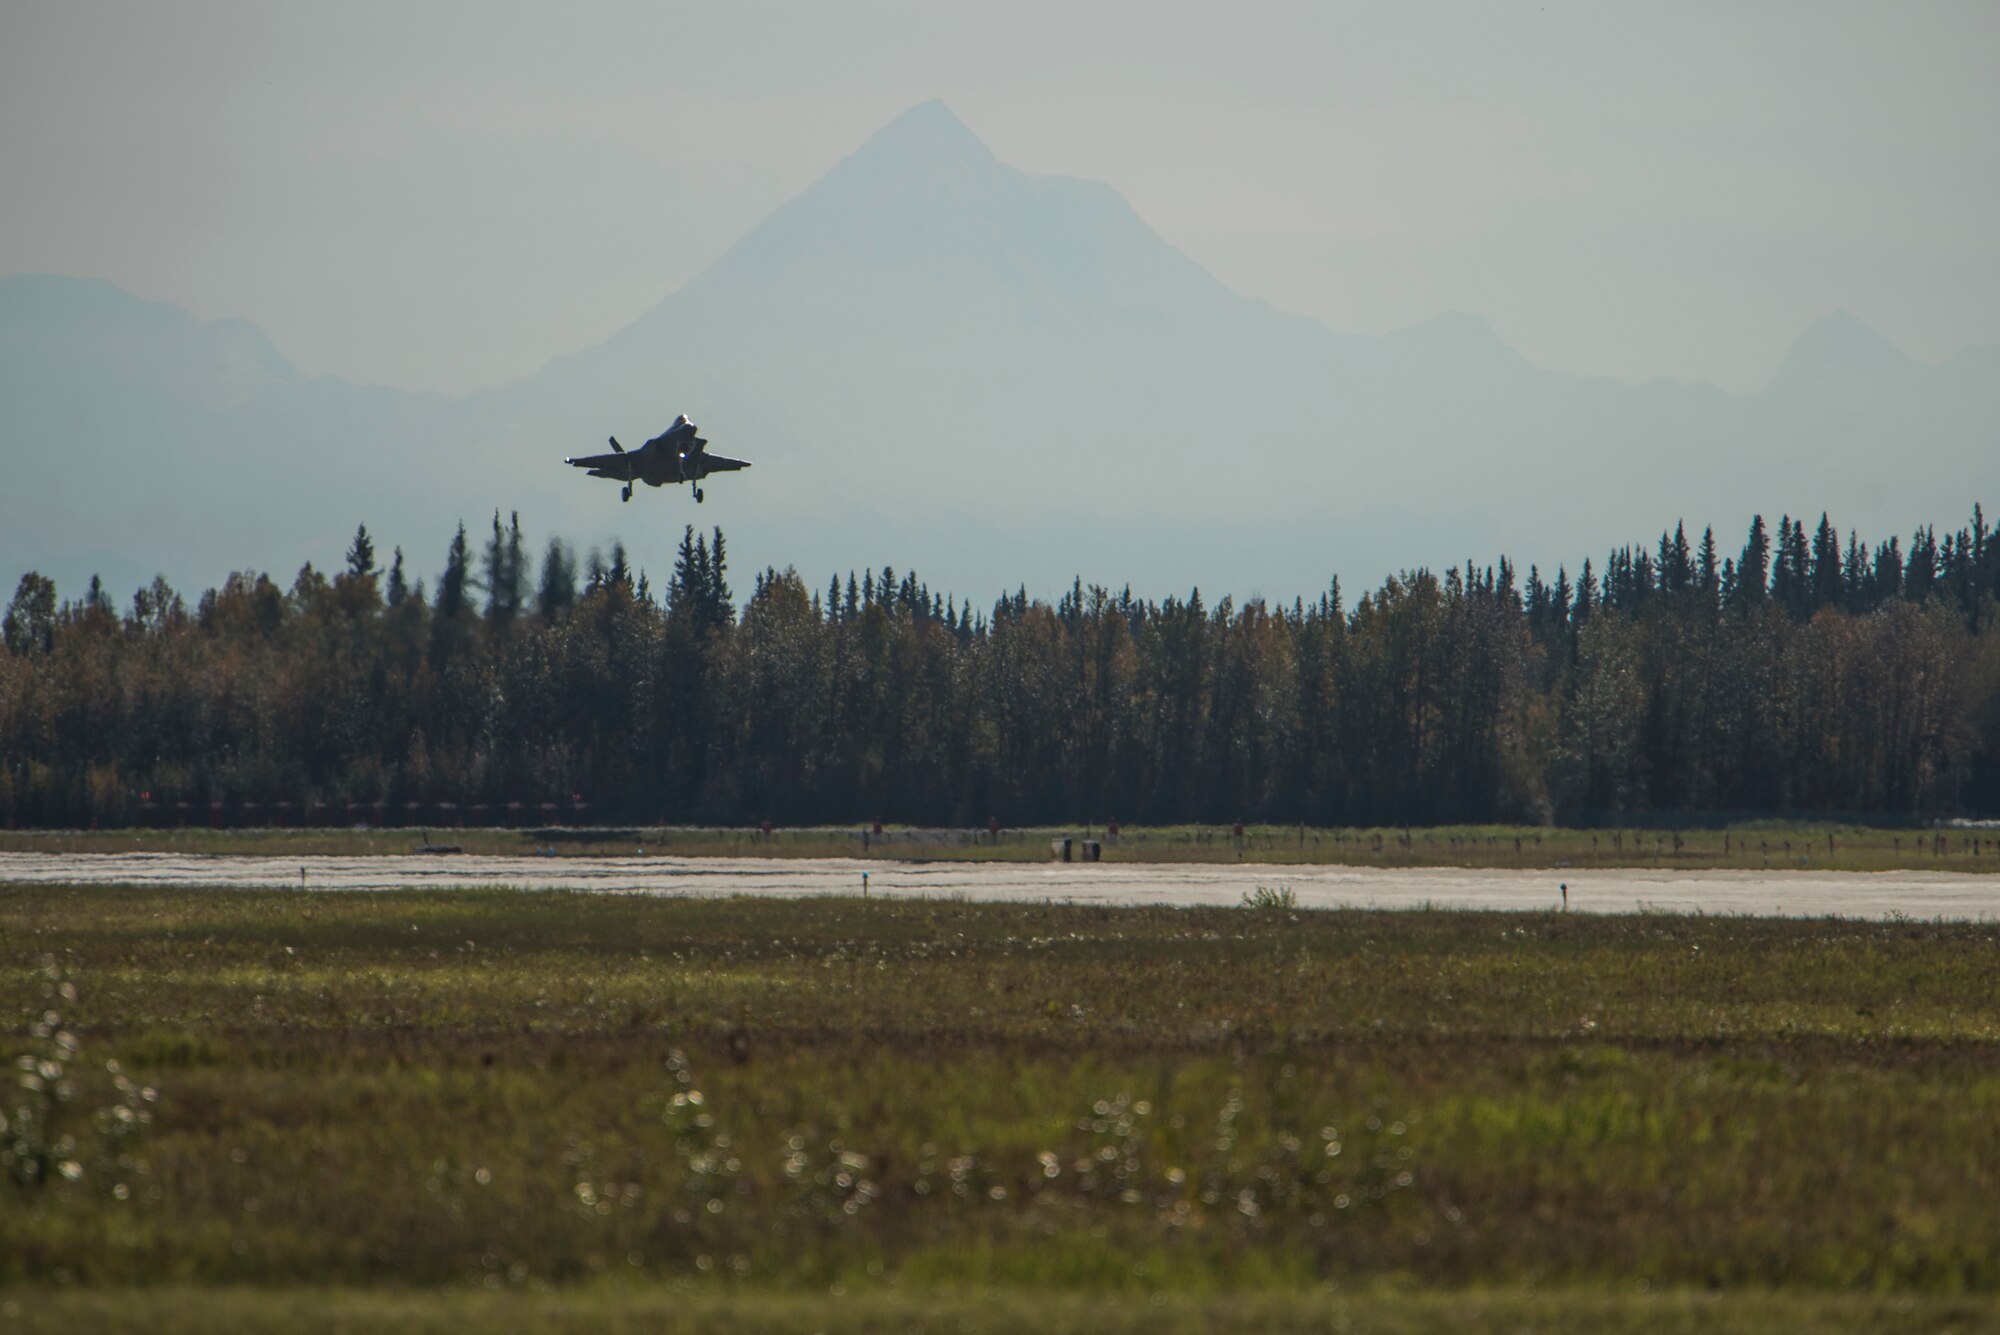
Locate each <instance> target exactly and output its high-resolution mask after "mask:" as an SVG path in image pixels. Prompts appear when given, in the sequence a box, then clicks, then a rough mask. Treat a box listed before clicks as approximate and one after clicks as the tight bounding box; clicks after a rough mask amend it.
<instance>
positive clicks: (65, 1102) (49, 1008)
mask: <svg viewBox="0 0 2000 1335" xmlns="http://www.w3.org/2000/svg"><path fill="white" fill-rule="evenodd" d="M41 973H42V1007H41V1010H40V1013H39V1014H37V1015H36V1016H35V1017H34V1019H33V1020H32V1021H31V1022H30V1024H29V1025H28V1037H29V1040H30V1044H31V1046H30V1047H29V1050H28V1051H26V1052H24V1053H21V1054H20V1055H19V1056H17V1057H16V1058H15V1059H14V1069H15V1070H16V1071H18V1072H19V1074H18V1076H17V1077H16V1079H15V1088H16V1090H17V1091H18V1092H17V1093H16V1094H15V1096H14V1098H13V1100H12V1101H11V1102H12V1104H13V1106H12V1107H11V1108H0V1171H4V1172H5V1173H6V1175H7V1177H8V1178H9V1179H10V1180H11V1181H12V1182H13V1183H14V1184H15V1185H16V1186H17V1187H19V1188H21V1189H22V1190H24V1191H34V1190H39V1189H41V1188H43V1187H45V1186H48V1185H49V1184H50V1183H52V1182H58V1181H60V1182H78V1181H81V1180H82V1179H83V1178H84V1177H85V1175H86V1173H85V1166H84V1163H83V1155H84V1150H83V1149H82V1148H81V1147H80V1146H79V1144H78V1141H77V1137H76V1134H75V1132H74V1131H73V1130H72V1129H71V1128H72V1125H73V1124H74V1123H75V1122H76V1120H77V1119H76V1118H75V1116H74V1113H73V1112H72V1111H71V1107H72V1105H74V1104H75V1103H76V1101H77V1086H76V1082H75V1080H74V1078H73V1076H72V1072H73V1071H74V1069H75V1068H76V1065H77V1058H78V1052H79V1048H80V1044H79V1043H78V1041H77V1037H76V1034H75V1033H74V1032H72V1031H71V1029H70V1027H69V1022H68V1018H67V1016H66V1014H65V1012H66V1011H67V1010H68V1008H70V1007H72V1006H74V1005H75V1004H76V998H77V993H76V984H74V983H73V982H71V981H70V980H69V978H68V977H67V976H65V974H64V971H63V969H62V966H61V965H59V964H58V963H57V962H56V961H55V959H54V957H53V956H47V957H44V958H43V960H42V967H41ZM104 1069H105V1072H106V1074H108V1075H109V1076H110V1077H111V1084H112V1098H111V1101H110V1102H109V1103H106V1104H105V1105H103V1106H102V1107H100V1108H98V1109H96V1110H95V1112H93V1113H92V1115H91V1116H90V1118H89V1126H90V1128H91V1130H92V1131H94V1132H95V1137H94V1140H93V1144H92V1146H91V1149H92V1150H94V1151H95V1154H94V1158H93V1160H92V1165H91V1170H92V1171H91V1173H90V1176H92V1178H93V1179H94V1180H95V1181H96V1183H97V1184H98V1185H99V1186H101V1187H102V1188H103V1190H104V1191H105V1192H106V1193H107V1194H109V1195H111V1196H113V1197H115V1198H116V1199H118V1200H125V1199H127V1198H128V1197H129V1196H130V1195H131V1190H132V1188H131V1182H130V1180H129V1179H130V1177H131V1175H132V1174H134V1173H139V1172H144V1171H145V1164H144V1162H143V1161H142V1160H139V1159H137V1158H135V1157H134V1155H133V1153H132V1151H133V1150H134V1149H136V1148H137V1144H138V1140H139V1138H140V1137H141V1136H142V1135H143V1134H144V1133H145V1131H146V1129H147V1127H149V1126H150V1125H151V1124H152V1120H153V1112H152V1105H153V1104H154V1103H155V1102H157V1101H158V1098H159V1093H158V1091H156V1090H154V1089H153V1088H151V1087H150V1086H143V1085H140V1084H138V1083H136V1082H135V1081H133V1080H131V1079H130V1078H128V1077H127V1076H126V1075H125V1073H124V1071H123V1070H121V1069H120V1068H119V1065H118V1063H117V1062H116V1061H115V1060H114V1061H107V1062H105V1063H104Z"/></svg>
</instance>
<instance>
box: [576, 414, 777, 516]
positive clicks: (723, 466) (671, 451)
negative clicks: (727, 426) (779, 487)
mask: <svg viewBox="0 0 2000 1335" xmlns="http://www.w3.org/2000/svg"><path fill="white" fill-rule="evenodd" d="M611 449H612V453H610V454H590V455H585V456H584V457H583V458H580V459H565V460H563V462H564V463H566V464H568V465H570V467H572V468H587V469H589V470H590V475H591V476H592V477H608V478H613V479H615V480H617V481H620V482H623V483H624V484H625V490H624V491H623V492H622V493H621V494H620V496H619V499H620V500H626V501H629V500H631V499H632V484H633V483H635V482H643V483H645V484H646V485H647V486H649V487H664V486H665V485H667V483H669V482H676V483H678V482H685V483H687V484H688V485H690V486H691V487H693V488H694V499H695V502H696V503H697V504H699V503H700V501H701V480H702V479H703V478H705V477H707V476H708V475H709V474H710V473H733V472H735V471H736V470H737V469H739V468H748V467H749V466H750V463H749V461H748V460H746V459H730V458H725V457H724V456H722V455H720V454H710V453H709V452H708V442H707V441H705V440H703V439H702V438H701V436H700V435H699V434H697V428H696V426H695V424H694V423H693V422H690V421H688V417H687V414H686V413H682V414H681V415H680V416H679V417H676V418H675V419H674V424H673V425H672V426H670V427H668V428H667V429H666V430H665V431H662V432H661V433H660V434H659V435H657V436H655V437H653V438H652V439H651V440H649V441H647V442H646V443H645V444H644V445H641V446H640V447H639V448H638V449H636V450H628V449H626V448H625V447H624V446H623V445H620V444H619V443H618V437H616V436H613V437H611Z"/></svg>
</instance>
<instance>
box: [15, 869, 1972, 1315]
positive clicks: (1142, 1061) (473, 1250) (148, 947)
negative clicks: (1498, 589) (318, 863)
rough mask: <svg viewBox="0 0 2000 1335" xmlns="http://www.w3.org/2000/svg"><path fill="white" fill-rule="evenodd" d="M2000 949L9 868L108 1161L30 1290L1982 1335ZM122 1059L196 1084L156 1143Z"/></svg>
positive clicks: (46, 1043) (169, 1080) (69, 1118)
mask: <svg viewBox="0 0 2000 1335" xmlns="http://www.w3.org/2000/svg"><path fill="white" fill-rule="evenodd" d="M44 959H52V960H53V961H55V962H56V963H57V965H58V967H59V971H60V972H61V973H62V974H63V976H64V978H65V979H66V980H67V981H68V982H69V983H70V984H71V985H72V986H73V987H74V989H75V991H76V993H77V996H76V998H75V1000H74V1001H66V1000H64V999H63V998H62V997H60V996H59V995H58V996H56V997H54V998H53V999H51V998H49V997H46V996H45V995H44V992H45V988H46V987H48V986H50V985H52V984H51V983H50V980H49V978H48V977H47V975H46V974H45V972H44V966H43V963H42V961H43V960H44ZM1996 963H2000V928H1996V927H1995V926H1994V925H1992V924H1963V923H1959V924H1919V923H1907V922H1905V923H1860V922H1847V921H1829V920H1804V921H1800V920H1774V919H1740V918H1729V919H1715V918H1698V917H1668V916H1660V915H1633V916H1621V917H1598V916H1595V915H1569V916H1561V915H1553V914H1550V915H1530V914H1518V913H1516V914H1480V913H1437V912H1404V913H1372V912H1355V911H1334V912H1306V911H1297V912H1294V911H1288V910H1285V909H1282V908H1279V909H1269V908H1264V909H1257V908H1236V909H1203V910H1192V909H1188V910H1167V909H1159V910H1152V909H1106V908H1094V907H1079V906H1054V905H1036V906H1022V905H997V904H968V903H956V902H952V903H943V902H909V901H899V902H879V901H878V902H861V901H856V900H837V899H819V900H803V901H758V900H753V899H733V900H696V899H687V900H674V899H659V898H651V897H645V898H641V897H629V898H628V897H620V896H615V895H567V894H548V893H540V894H531V893H517V892H510V891H476V892H453V893H421V892H404V891H398V892H388V893H366V894H334V893H329V894H323V895H315V896H312V897H310V899H304V898H301V897H300V896H298V895H296V894H285V893H263V892H227V893H218V892H208V893H201V892H176V891H163V890H152V889H134V888H111V889H83V888H71V887H48V888H35V887H9V888H7V889H6V890H5V891H4V892H0V1026H4V1027H0V1056H7V1057H10V1058H11V1057H12V1056H15V1055H19V1054H21V1053H24V1052H27V1053H34V1054H41V1055H43V1056H47V1055H48V1053H49V1051H50V1045H51V1043H53V1042H54V1040H53V1039H48V1038H42V1037H38V1036H37V1035H35V1034H34V1033H33V1032H31V1029H30V1026H31V1025H32V1024H33V1023H35V1022H36V1019H37V1017H39V1016H41V1015H42V1014H43V1011H44V1008H45V1007H48V1006H51V1005H53V1006H54V1007H56V1008H57V1009H58V1010H59V1011H60V1012H61V1019H62V1022H63V1024H64V1025H65V1026H66V1027H67V1028H68V1029H69V1030H70V1031H72V1032H73V1033H74V1034H75V1037H76V1045H77V1050H76V1052H75V1053H74V1054H73V1055H72V1056H69V1057H66V1058H65V1059H64V1064H65V1066H66V1068H67V1069H66V1071H65V1078H66V1079H68V1080H69V1082H70V1083H71V1084H72V1085H73V1086H74V1089H75V1097H74V1098H73V1099H72V1100H71V1101H70V1102H68V1103H65V1104H62V1105H60V1106H59V1107H58V1108H57V1109H56V1110H55V1115H56V1116H57V1117H58V1118H59V1119H60V1124H59V1125H57V1126H56V1127H54V1128H53V1132H54V1133H62V1132H64V1131H67V1132H68V1133H69V1134H71V1135H72V1136H73V1137H74V1139H75V1144H74V1146H73V1147H72V1148H71V1149H70V1150H68V1151H66V1152H65V1153H66V1154H67V1155H68V1156H69V1158H70V1160H71V1161H72V1162H74V1163H75V1164H76V1165H77V1167H78V1172H79V1178H78V1180H76V1181H74V1182H70V1181H64V1180H56V1181H52V1182H49V1183H47V1184H45V1185H42V1186H39V1187H33V1188H21V1187H17V1186H15V1185H12V1184H9V1183H7V1182H4V1181H0V1199H4V1200H5V1201H6V1206H5V1208H0V1302H6V1303H13V1304H15V1305H16V1307H15V1311H16V1313H17V1315H19V1316H20V1317H21V1319H22V1320H24V1321H29V1322H31V1323H35V1324H31V1325H30V1326H29V1327H27V1328H41V1327H43V1326H46V1327H47V1328H57V1327H59V1326H60V1327H63V1328H70V1329H74V1328H81V1327H85V1326H96V1325H116V1324H138V1323H139V1322H140V1320H141V1319H142V1318H143V1319H145V1320H146V1324H149V1325H151V1326H153V1327H154V1328H155V1329H160V1328H165V1329H178V1328H180V1327H178V1326H174V1325H171V1324H167V1325H164V1327H163V1322H162V1320H159V1319H154V1318H158V1317H160V1316H161V1315H162V1314H164V1313H166V1312H167V1311H168V1310H169V1309H171V1310H173V1311H175V1312H180V1313H195V1314H197V1315H196V1316H194V1317H184V1318H183V1317H176V1318H175V1319H176V1320H186V1321H187V1322H189V1323H193V1322H196V1321H199V1322H200V1323H201V1326H202V1328H203V1329H216V1330H228V1329H254V1328H260V1327H271V1326H286V1325H291V1324H295V1323H294V1322H293V1321H292V1320H291V1318H290V1316H288V1315H287V1314H288V1313H291V1314H294V1315H296V1314H297V1313H299V1312H302V1311H305V1310H307V1309H310V1311H311V1312H313V1313H314V1314H315V1315H313V1316H312V1317H311V1320H310V1322H306V1321H305V1318H304V1317H300V1322H301V1323H304V1324H305V1326H306V1328H312V1329H326V1330H333V1329H346V1328H353V1329H361V1328H374V1327H376V1326H379V1325H381V1324H386V1323H388V1322H390V1321H394V1322H395V1323H398V1324H411V1325H414V1326H417V1327H420V1328H429V1326H436V1327H438V1328H443V1327H444V1326H445V1325H447V1324H451V1325H456V1326H463V1325H465V1324H466V1323H468V1322H482V1323H485V1324H488V1325H492V1326H495V1327H505V1328H517V1327H518V1328H541V1329H569V1328H581V1327H583V1326H585V1325H588V1326H591V1327H592V1328H599V1327H602V1326H611V1327H614V1328H615V1327H617V1326H619V1325H620V1323H623V1324H629V1325H631V1326H632V1327H633V1328H635V1329H636V1328H638V1327H639V1326H640V1325H646V1326H647V1328H649V1329H656V1328H661V1326H662V1324H663V1323H665V1328H667V1329H681V1328H685V1329H696V1328H700V1320H699V1317H700V1314H701V1313H702V1312H704V1311H709V1312H726V1313H727V1314H728V1316H727V1322H726V1323H727V1324H730V1325H733V1326H735V1327H737V1328H742V1329H771V1330H780V1329H785V1330H789V1329H829V1330H833V1329H857V1330H858V1329H878V1328H882V1325H883V1323H885V1322H888V1323H900V1324H897V1325H894V1327H893V1328H904V1327H911V1326H914V1327H917V1328H924V1329H955V1328H959V1326H960V1324H961V1323H962V1322H964V1323H969V1325H968V1326H967V1328H970V1329H1005V1328H1010V1327H1009V1324H1008V1323H1007V1321H1006V1320H1005V1319H1004V1318H1005V1317H1006V1314H1007V1313H1009V1312H1013V1313H1016V1314H1022V1313H1027V1314H1031V1315H1032V1316H1033V1318H1034V1320H1033V1324H1036V1325H1038V1326H1042V1327H1045V1328H1046V1329H1047V1330H1049V1331H1061V1330H1067V1329H1084V1328H1086V1327H1088V1328H1091V1329H1120V1328H1124V1327H1125V1326H1133V1327H1136V1326H1137V1325H1138V1323H1139V1320H1140V1319H1141V1318H1142V1317H1143V1318H1144V1319H1145V1321H1146V1324H1147V1328H1148V1329H1151V1330H1157V1329H1166V1330H1173V1329H1201V1328H1212V1327H1213V1325H1214V1324H1216V1323H1217V1322H1218V1321H1221V1320H1223V1318H1221V1317H1218V1316H1217V1314H1218V1313H1232V1314H1243V1313H1247V1314H1249V1315H1244V1316H1242V1319H1241V1320H1237V1319H1236V1317H1235V1316H1231V1317H1230V1318H1229V1319H1228V1321H1227V1324H1232V1325H1236V1326H1238V1327H1239V1328H1242V1329H1269V1330H1290V1329H1338V1328H1349V1329H1375V1330H1385V1331H1386V1330H1415V1329H1430V1328H1444V1327H1450V1328H1453V1329H1455V1330H1459V1331H1467V1332H1470V1331H1481V1330H1488V1329H1491V1330H1502V1329H1505V1330H1519V1329H1552V1330H1553V1329H1564V1330H1579V1329H1607V1330H1609V1329H1635V1328H1636V1329H1662V1330H1680V1329H1697V1328H1698V1329H1745V1330H1749V1329H1768V1328H1774V1327H1781V1326H1788V1327H1791V1328H1801V1327H1811V1328H1820V1329H1855V1330H1863V1329H1870V1330H1872V1329H1899V1328H1900V1329H1953V1328H1958V1329H1972V1328H1975V1327H1980V1326H1985V1327H1987V1328H1990V1327H1991V1326H1992V1324H1993V1322H1994V1319H1995V1307H1994V1299H1995V1296H1996V1295H2000V1211H1996V1210H1995V1209H1994V1205H1993V1203H1994V1201H1995V1200H1996V1199H2000V1190H1996V1188H2000V1168H1996V1165H2000V988H1995V987H1994V985H1993V979H1994V977H1995V965H1996ZM107 1059H114V1060H116V1061H117V1062H118V1063H119V1064H120V1067H121V1070H122V1072H123V1073H124V1074H125V1075H127V1076H128V1077H130V1078H131V1079H133V1080H136V1081H139V1082H142V1083H144V1084H146V1085H148V1086H151V1087H152V1088H154V1089H156V1090H157V1091H158V1099H157V1102H155V1103H148V1104H146V1105H144V1106H145V1108H146V1110H147V1111H150V1113H151V1116H152V1121H151V1125H150V1127H147V1128H144V1129H143V1130H140V1131H137V1132H135V1133H133V1134H131V1135H129V1136H126V1137H124V1138H122V1139H120V1138H118V1137H116V1136H114V1135H113V1134H112V1133H113V1131H114V1130H115V1126H114V1124H113V1123H112V1122H111V1121H110V1120H109V1118H108V1117H103V1118H94V1117H93V1116H92V1114H93V1113H94V1112H98V1111H100V1110H110V1109H115V1108H116V1107H117V1106H118V1105H119V1104H120V1103H121V1101H125V1102H129V1101H130V1099H131V1096H130V1095H125V1096H121V1095H120V1093H119V1091H118V1089H117V1088H116V1087H115V1086H114V1083H113V1077H112V1076H111V1075H110V1074H109V1073H108V1072H107V1071H106V1070H105V1068H104V1063H105V1061H106V1060H107ZM8 1093H9V1094H10V1095H14V1096H13V1097H9V1098H7V1099H5V1100H0V1110H4V1111H6V1112H7V1113H8V1114H9V1116H10V1117H15V1122H16V1126H17V1127H18V1126H19V1125H20V1121H19V1118H18V1117H17V1116H16V1109H17V1105H19V1104H21V1103H22V1102H23V1101H24V1100H27V1101H29V1102H32V1101H33V1100H32V1096H29V1095H27V1094H25V1093H20V1094H16V1093H15V1091H13V1090H11V1089H10V1090H9V1091H8ZM697 1095H698V1096H699V1097H697ZM5 1144H6V1138H5V1135H4V1134H0V1148H4V1147H5ZM1334 1144H1337V1145H1338V1146H1339V1151H1338V1153H1332V1154H1329V1153H1328V1152H1327V1151H1328V1147H1329V1146H1330V1145H1334ZM120 1188H122V1189H123V1190H122V1193H121V1191H120ZM1642 1283H1643V1284H1645V1285H1646V1286H1648V1287H1649V1288H1650V1289H1651V1290H1653V1293H1652V1294H1650V1295H1648V1296H1646V1297H1643V1298H1642V1297H1641V1296H1640V1289H1639V1286H1640V1285H1641V1284H1642ZM1328 1285H1332V1286H1333V1288H1332V1290H1330V1291H1329V1289H1328V1288H1327V1286H1328ZM155 1286H169V1287H168V1288H166V1289H156V1287H155ZM301 1286H305V1287H303V1288H302V1287H301ZM835 1287H838V1288H839V1289H841V1290H842V1292H843V1294H844V1297H843V1298H842V1299H841V1301H839V1302H831V1301H827V1300H828V1299H829V1298H830V1296H831V1290H832V1289H834V1288H835ZM684 1291H685V1292H684ZM302 1294H303V1295H304V1296H301V1295H302ZM315 1294H318V1295H320V1296H318V1297H315V1296H313V1295H315ZM1043 1294H1054V1295H1057V1297H1056V1298H1054V1299H1051V1300H1047V1301H1044V1300H1043V1299H1042V1298H1041V1297H1039V1296H1036V1295H1043ZM1329 1294H1330V1295H1331V1296H1329ZM167 1295H171V1296H167ZM190 1295H192V1296H190ZM954 1295H955V1296H954ZM1662 1295H1664V1296H1662ZM1703 1295H1707V1296H1703ZM322 1298H323V1299H324V1301H322ZM1156 1303H1157V1304H1159V1306H1157V1307H1156V1306H1154V1304H1156ZM703 1304H708V1305H709V1306H708V1307H704V1306H703ZM669 1309H671V1310H672V1311H673V1312H674V1313H677V1315H673V1316H672V1317H671V1318H669V1317H667V1316H664V1315H662V1314H663V1313H666V1312H667V1311H668V1310H669ZM1342 1314H1345V1315H1344V1316H1343V1315H1342ZM1336 1318H1338V1319H1336ZM1340 1320H1345V1321H1346V1322H1347V1325H1346V1327H1342V1326H1341V1325H1340V1324H1339V1321H1340ZM671 1322H680V1323H681V1324H680V1325H673V1324H671ZM343 1323H345V1324H343ZM425 1323H429V1326H426V1325H425ZM5 1324H7V1323H6V1322H4V1321H0V1325H5ZM1014 1324H1015V1325H1018V1324H1020V1323H1019V1322H1016V1323H1014ZM189 1328H192V1324H190V1326H189Z"/></svg>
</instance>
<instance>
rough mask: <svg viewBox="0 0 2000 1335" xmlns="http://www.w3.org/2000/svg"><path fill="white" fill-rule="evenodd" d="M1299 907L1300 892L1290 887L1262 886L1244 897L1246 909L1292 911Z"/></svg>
mask: <svg viewBox="0 0 2000 1335" xmlns="http://www.w3.org/2000/svg"><path fill="white" fill-rule="evenodd" d="M1298 906H1299V896H1298V892H1297V891H1295V890H1293V889H1292V887H1290V886H1289V885H1260V886H1258V887H1257V888H1256V889H1255V890H1251V891H1247V892H1246V893H1245V894H1244V896H1243V907H1244V908H1246V909H1273V910H1290V909H1295V908H1297V907H1298Z"/></svg>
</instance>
